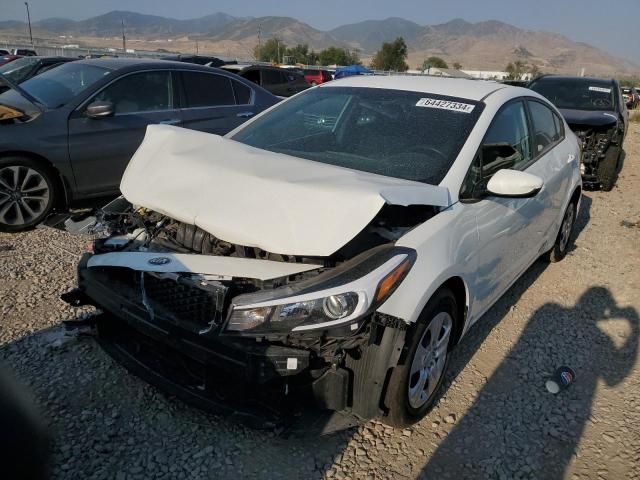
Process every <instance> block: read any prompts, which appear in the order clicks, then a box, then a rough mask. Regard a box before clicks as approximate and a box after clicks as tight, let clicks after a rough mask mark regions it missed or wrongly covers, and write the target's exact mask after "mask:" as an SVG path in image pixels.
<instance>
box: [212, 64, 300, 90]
mask: <svg viewBox="0 0 640 480" xmlns="http://www.w3.org/2000/svg"><path fill="white" fill-rule="evenodd" d="M222 68H224V69H225V70H228V71H230V72H234V73H236V74H238V75H240V76H241V77H243V78H246V79H247V80H249V81H251V82H253V83H255V84H257V85H260V86H262V88H265V89H267V90H269V91H270V92H271V93H273V94H274V95H277V96H279V97H290V96H292V95H295V94H296V93H300V92H302V91H303V90H306V89H307V88H310V87H311V85H310V84H308V83H307V81H306V80H305V79H304V76H303V75H302V74H300V73H298V72H295V71H293V70H291V69H285V68H277V67H270V66H267V65H249V66H246V65H224V66H223V67H222Z"/></svg>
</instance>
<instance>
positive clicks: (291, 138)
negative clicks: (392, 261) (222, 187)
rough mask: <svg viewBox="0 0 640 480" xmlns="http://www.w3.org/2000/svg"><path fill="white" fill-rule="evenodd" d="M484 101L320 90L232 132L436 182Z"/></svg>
mask: <svg viewBox="0 0 640 480" xmlns="http://www.w3.org/2000/svg"><path fill="white" fill-rule="evenodd" d="M483 107H484V104H482V103H479V102H474V101H472V100H466V99H460V98H453V97H443V96H439V95H431V94H427V93H419V92H408V91H402V90H384V89H369V88H351V87H334V88H317V89H313V90H307V92H305V93H303V94H301V95H299V96H297V97H294V98H292V99H291V100H288V101H286V102H284V103H282V104H280V106H278V107H276V108H274V109H273V110H272V111H271V112H269V113H267V114H266V115H264V116H262V117H260V118H259V119H257V120H256V121H254V122H252V123H250V124H249V125H247V126H246V127H245V128H243V129H242V130H240V131H239V132H238V133H236V134H235V135H234V136H233V137H232V138H233V140H236V141H238V142H241V143H245V144H247V145H251V146H253V147H257V148H261V149H264V150H269V151H272V152H278V153H284V154H287V155H292V156H296V157H300V158H305V159H308V160H314V161H317V162H322V163H327V164H331V165H337V166H341V167H346V168H350V169H354V170H361V171H365V172H371V173H377V174H380V175H386V176H390V177H396V178H403V179H407V180H415V181H419V182H424V183H430V184H434V185H437V184H439V183H440V182H441V181H442V179H443V178H444V176H445V175H446V174H447V172H448V171H449V168H450V167H451V165H453V162H454V161H455V159H456V157H457V156H458V153H459V152H460V149H461V148H462V146H463V145H464V143H465V142H466V140H467V137H468V135H469V133H470V132H471V129H472V128H473V126H474V125H475V123H476V121H477V119H478V116H479V115H480V113H481V111H482V109H483Z"/></svg>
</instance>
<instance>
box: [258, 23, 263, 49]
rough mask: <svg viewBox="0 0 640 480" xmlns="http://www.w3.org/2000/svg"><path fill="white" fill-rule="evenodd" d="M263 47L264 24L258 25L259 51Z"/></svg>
mask: <svg viewBox="0 0 640 480" xmlns="http://www.w3.org/2000/svg"><path fill="white" fill-rule="evenodd" d="M261 47H262V24H260V25H258V50H260V48H261Z"/></svg>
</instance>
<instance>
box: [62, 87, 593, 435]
mask: <svg viewBox="0 0 640 480" xmlns="http://www.w3.org/2000/svg"><path fill="white" fill-rule="evenodd" d="M579 158H580V149H579V146H578V142H577V139H576V137H575V136H574V135H573V134H572V133H571V131H570V130H569V128H568V127H567V125H566V123H565V122H564V120H563V119H562V117H561V116H560V115H559V113H558V111H557V110H556V109H555V108H554V107H553V106H552V105H551V104H550V103H549V102H548V101H547V100H545V99H544V98H543V97H541V96H540V95H538V94H536V93H534V92H531V91H529V90H526V89H521V88H516V87H508V86H504V85H500V84H497V83H492V82H482V81H469V80H459V79H442V78H426V77H354V78H349V79H345V80H342V81H337V82H330V83H328V84H325V85H322V86H320V87H317V88H314V89H310V90H308V91H306V92H304V93H302V94H300V95H297V96H295V97H292V98H291V99H289V100H287V101H284V102H282V103H280V104H278V105H276V106H275V107H273V108H271V109H270V110H268V111H267V112H265V113H263V114H261V115H259V116H258V117H256V118H255V119H253V120H252V121H250V122H248V123H246V124H244V125H243V126H241V127H240V128H238V129H236V130H235V131H233V132H231V133H230V134H228V135H227V136H226V137H224V138H223V137H219V136H215V135H209V134H204V133H199V132H195V131H189V130H184V129H180V128H176V127H170V126H163V125H158V126H150V127H149V128H148V130H147V134H146V137H145V140H144V142H143V143H142V145H141V146H140V148H139V149H138V151H137V153H136V154H135V156H134V157H133V159H132V160H131V162H130V164H129V166H128V167H127V170H126V172H125V174H124V177H123V180H122V184H121V191H122V194H123V197H121V198H120V199H118V200H116V201H115V202H114V203H112V204H111V205H109V206H108V207H107V208H105V209H104V210H103V211H102V212H101V213H100V214H99V215H98V217H97V219H96V221H95V223H94V224H92V225H90V226H89V227H90V229H91V230H92V232H93V233H95V234H96V236H97V237H98V238H97V240H96V241H95V244H94V246H93V251H92V253H88V254H86V255H85V256H84V257H83V259H82V261H81V263H80V266H79V286H78V289H77V290H75V291H73V292H70V293H69V294H66V295H65V296H64V298H65V300H67V301H68V302H70V303H72V304H74V305H82V304H92V305H95V306H97V307H99V308H100V309H102V310H103V311H104V312H105V315H103V316H102V317H101V320H100V322H99V325H98V329H99V333H100V338H101V339H102V341H103V344H104V345H106V346H107V349H108V350H109V351H110V352H111V353H112V354H114V355H116V357H117V358H118V359H119V360H120V361H122V362H123V363H124V364H125V365H127V366H128V367H129V368H130V369H131V370H132V371H134V372H136V373H137V374H139V375H141V376H143V377H144V378H146V379H148V380H149V381H150V382H152V383H154V384H156V385H159V386H161V387H162V388H164V389H166V390H168V391H170V392H172V393H174V394H177V395H180V396H182V397H183V398H187V399H189V400H191V401H194V402H196V403H197V404H199V405H201V406H205V407H209V406H213V407H214V408H226V409H228V410H229V411H234V412H238V413H239V414H241V415H245V416H253V415H255V416H267V417H268V416H271V418H272V419H277V418H282V417H283V416H287V415H291V414H292V413H293V412H295V411H296V408H297V406H298V405H300V404H305V403H309V402H311V401H313V402H314V403H315V404H317V405H319V406H320V407H322V408H323V409H326V410H330V411H335V412H340V413H341V414H342V415H346V416H348V417H349V418H351V419H355V420H356V421H357V420H358V419H370V418H374V417H378V418H380V419H381V420H382V421H384V422H386V423H388V424H390V425H394V426H404V425H408V424H412V423H414V422H416V421H418V420H420V419H421V418H422V417H423V416H424V415H425V414H426V413H427V411H428V410H429V408H430V406H431V404H432V403H433V401H434V399H435V398H436V392H437V390H438V388H439V386H440V384H441V383H442V381H443V378H444V372H445V370H446V367H447V361H448V358H449V352H450V351H451V349H452V347H453V346H454V345H455V344H456V343H457V342H458V341H459V340H460V338H461V337H462V336H463V335H464V334H465V332H467V330H468V329H469V327H470V326H471V325H472V324H473V323H474V322H475V321H477V320H478V319H479V318H480V317H481V316H482V314H483V313H484V312H485V311H487V309H488V308H489V307H491V305H492V304H493V303H494V302H496V300H497V299H498V298H500V296H501V295H502V294H503V293H504V292H505V291H506V290H507V289H508V288H509V287H510V286H511V284H512V283H513V282H514V281H515V280H516V279H517V278H518V277H519V276H520V275H521V274H522V273H523V272H524V271H525V270H527V268H528V267H529V266H530V265H531V264H532V263H533V262H534V261H536V259H537V258H538V257H540V256H542V255H544V256H546V257H548V258H549V259H550V260H552V261H557V260H560V259H562V258H563V257H564V255H565V254H566V252H567V249H568V247H569V244H570V238H571V232H572V228H573V224H574V219H575V217H576V214H577V210H578V207H579V203H580V194H581V180H580V171H579V166H578V160H579ZM301 399H302V400H301Z"/></svg>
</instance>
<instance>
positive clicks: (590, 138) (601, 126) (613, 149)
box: [529, 75, 629, 192]
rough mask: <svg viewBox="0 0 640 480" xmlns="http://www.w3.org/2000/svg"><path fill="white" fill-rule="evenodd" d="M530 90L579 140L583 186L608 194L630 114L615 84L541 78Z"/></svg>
mask: <svg viewBox="0 0 640 480" xmlns="http://www.w3.org/2000/svg"><path fill="white" fill-rule="evenodd" d="M529 88H530V89H531V90H533V91H535V92H538V93H539V94H541V95H543V96H545V97H546V98H548V99H549V100H550V101H551V102H552V103H553V104H554V105H555V106H556V107H557V108H558V109H559V110H560V113H562V115H563V116H564V118H565V120H566V121H567V123H568V124H569V126H570V127H571V129H572V130H573V132H574V133H575V134H576V135H577V136H578V138H579V139H580V142H581V145H582V159H581V164H580V169H581V171H582V178H583V181H584V183H585V184H591V185H594V186H598V185H599V186H600V187H601V188H602V190H604V191H607V192H608V191H610V190H611V189H612V188H613V186H614V185H615V183H616V179H617V176H618V172H619V168H620V166H621V161H622V147H623V142H624V138H625V135H626V134H627V128H628V126H629V111H628V110H627V106H626V104H625V102H624V100H623V98H622V95H621V93H620V85H619V84H618V81H617V80H614V79H600V78H588V77H562V76H555V75H544V76H542V77H539V78H537V79H535V80H533V81H532V82H531V83H530V84H529Z"/></svg>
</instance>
